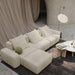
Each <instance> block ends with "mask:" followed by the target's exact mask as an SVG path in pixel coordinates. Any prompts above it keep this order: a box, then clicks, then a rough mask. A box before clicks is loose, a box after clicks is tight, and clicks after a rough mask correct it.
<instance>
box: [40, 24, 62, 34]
mask: <svg viewBox="0 0 75 75" xmlns="http://www.w3.org/2000/svg"><path fill="white" fill-rule="evenodd" d="M39 29H40V30H45V31H47V32H48V33H49V34H58V35H60V33H61V32H60V31H57V30H53V29H51V28H49V27H48V26H47V25H45V26H43V27H40V28H39Z"/></svg>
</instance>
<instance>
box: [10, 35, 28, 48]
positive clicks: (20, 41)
mask: <svg viewBox="0 0 75 75" xmlns="http://www.w3.org/2000/svg"><path fill="white" fill-rule="evenodd" d="M10 42H11V43H12V45H13V47H14V49H16V47H21V48H22V49H25V48H27V47H28V45H27V42H26V39H25V37H24V36H23V35H20V36H18V37H16V38H14V39H10Z"/></svg>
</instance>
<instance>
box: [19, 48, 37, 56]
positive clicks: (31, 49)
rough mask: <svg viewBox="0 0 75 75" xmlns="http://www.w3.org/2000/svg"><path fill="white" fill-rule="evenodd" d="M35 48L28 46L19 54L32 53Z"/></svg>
mask: <svg viewBox="0 0 75 75" xmlns="http://www.w3.org/2000/svg"><path fill="white" fill-rule="evenodd" d="M36 50H38V49H37V48H35V47H28V48H26V49H24V50H23V52H22V54H21V55H20V56H27V55H29V54H31V53H33V52H34V51H36Z"/></svg>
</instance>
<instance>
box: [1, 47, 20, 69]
mask: <svg viewBox="0 0 75 75" xmlns="http://www.w3.org/2000/svg"><path fill="white" fill-rule="evenodd" d="M1 57H2V60H4V61H5V62H6V63H8V64H9V65H11V66H12V67H13V68H17V67H18V66H19V65H20V57H19V55H18V54H17V53H15V52H14V51H13V50H10V49H8V48H3V49H2V50H1Z"/></svg>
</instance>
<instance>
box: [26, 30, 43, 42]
mask: <svg viewBox="0 0 75 75" xmlns="http://www.w3.org/2000/svg"><path fill="white" fill-rule="evenodd" d="M27 35H28V37H29V40H30V42H32V43H37V42H39V41H40V40H42V37H41V35H40V33H39V32H38V31H37V30H33V31H31V32H29V33H27Z"/></svg>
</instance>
